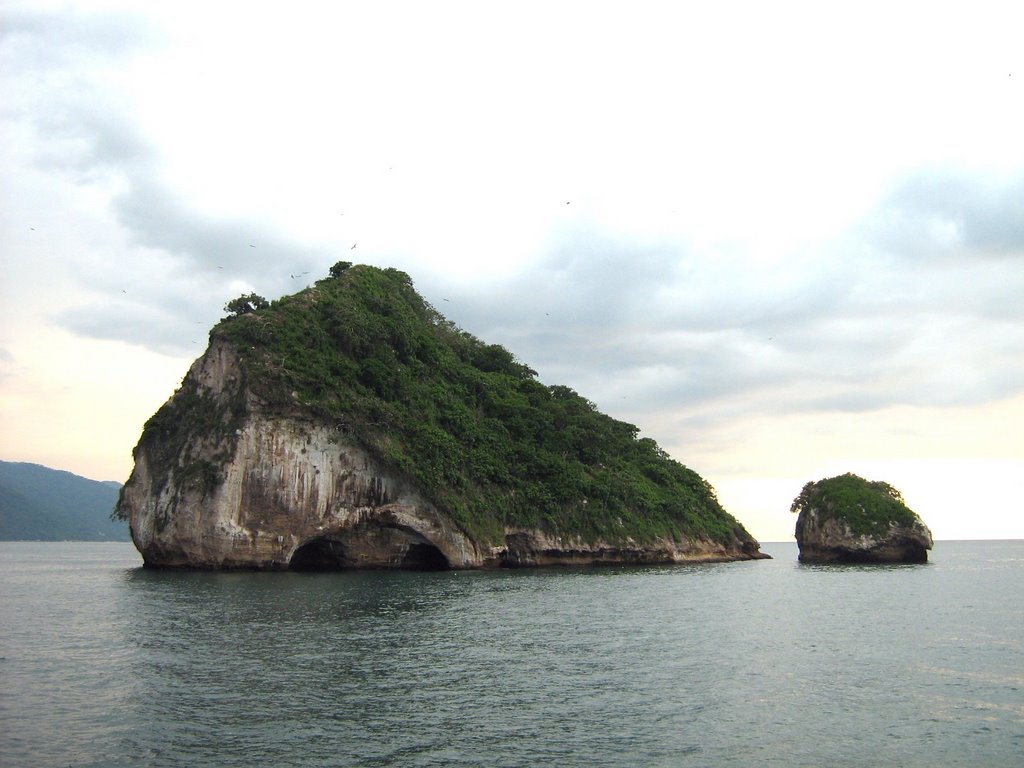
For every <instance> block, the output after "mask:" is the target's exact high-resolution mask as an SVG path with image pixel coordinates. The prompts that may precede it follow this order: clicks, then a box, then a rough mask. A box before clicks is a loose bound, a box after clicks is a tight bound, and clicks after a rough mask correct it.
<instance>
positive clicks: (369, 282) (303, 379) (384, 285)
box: [143, 262, 753, 544]
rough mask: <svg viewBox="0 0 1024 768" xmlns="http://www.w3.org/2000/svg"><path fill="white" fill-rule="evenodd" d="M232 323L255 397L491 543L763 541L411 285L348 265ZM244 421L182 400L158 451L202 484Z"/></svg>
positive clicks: (192, 395)
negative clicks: (349, 445)
mask: <svg viewBox="0 0 1024 768" xmlns="http://www.w3.org/2000/svg"><path fill="white" fill-rule="evenodd" d="M225 309H226V310H227V311H228V312H229V313H230V315H229V316H228V317H226V318H225V319H224V320H222V321H221V322H220V323H219V324H218V325H217V326H215V327H214V329H213V330H212V331H211V341H212V342H217V341H222V342H226V343H228V344H230V345H231V346H232V347H233V348H234V349H236V350H237V352H238V354H239V356H240V360H241V365H242V375H243V377H244V379H245V388H246V389H247V390H249V391H251V392H252V393H253V394H255V395H256V396H257V397H258V398H260V400H262V401H263V402H264V403H266V405H267V407H269V408H270V409H275V410H279V411H280V412H281V413H284V414H296V415H298V416H300V417H303V418H312V419H315V420H317V421H320V422H321V423H325V424H328V425H331V426H332V427H334V428H336V429H337V430H338V431H339V434H341V435H343V436H344V438H345V439H347V440H351V441H354V442H356V443H358V444H359V445H361V446H362V447H363V448H364V449H366V450H367V451H368V452H369V453H370V454H371V455H372V456H374V457H375V458H376V459H377V460H379V461H381V462H382V463H383V464H384V465H385V466H390V467H394V468H396V469H397V470H399V471H401V472H404V473H406V474H407V475H408V476H410V477H411V478H412V479H413V480H415V481H416V483H417V484H418V486H419V487H420V488H421V490H422V491H423V492H424V493H425V494H426V495H427V496H428V497H429V498H430V500H431V501H432V502H433V503H434V504H435V505H436V506H437V507H438V508H439V509H441V510H443V511H444V512H446V513H447V514H448V515H449V516H450V517H451V518H452V519H453V520H454V521H455V522H456V523H457V524H458V525H460V526H461V527H462V528H463V529H464V530H465V531H466V533H467V534H469V535H470V536H472V537H474V538H475V539H476V540H478V541H481V542H493V543H499V542H501V541H502V540H503V537H504V529H505V528H506V527H517V528H518V527H521V528H536V529H540V530H543V531H546V532H549V533H551V534H555V535H563V536H564V535H567V536H579V537H581V538H582V539H583V540H585V541H590V542H594V541H600V540H604V541H609V542H624V541H626V540H627V539H632V540H633V541H635V542H637V543H643V542H649V541H653V540H655V539H659V538H668V539H674V540H677V541H683V540H684V539H688V538H699V537H704V538H707V539H710V540H712V541H718V542H722V543H731V544H735V543H736V542H737V541H738V542H741V543H748V542H750V543H752V542H753V539H752V538H751V537H750V535H749V534H748V533H747V532H746V530H744V528H743V526H742V525H741V524H740V523H739V522H738V521H737V520H736V519H735V518H733V517H732V516H731V515H729V514H728V513H726V512H725V510H723V509H722V507H721V505H720V504H719V502H718V500H717V498H716V497H715V493H714V490H713V489H712V488H711V486H710V485H709V484H708V483H707V482H706V481H705V480H704V479H702V478H701V477H700V476H699V475H698V474H697V473H696V472H694V471H692V470H690V469H688V468H686V467H684V466H683V465H681V464H679V463H678V462H676V461H673V460H672V459H671V458H669V457H668V455H666V453H665V452H664V451H662V450H661V449H660V448H659V447H658V445H657V444H656V443H655V442H654V441H653V440H651V439H649V438H639V437H638V431H639V430H638V429H637V427H635V426H633V425H632V424H627V423H624V422H622V421H617V420H615V419H613V418H610V417H609V416H606V415H604V414H602V413H600V412H598V410H597V409H596V407H595V406H594V404H593V403H591V402H590V401H588V400H586V399H584V398H583V397H581V396H580V395H578V394H577V393H576V392H575V391H573V390H572V389H570V388H569V387H565V386H546V385H544V384H542V383H541V382H540V381H538V380H537V378H536V373H535V372H534V371H533V370H531V369H530V368H529V367H528V366H527V365H524V364H523V363H521V362H519V361H518V360H516V358H515V357H514V356H513V355H512V354H511V353H510V352H509V351H508V350H506V349H505V348H503V347H501V346H499V345H496V344H486V343H484V342H483V341H481V340H479V339H477V338H475V337H474V336H472V335H471V334H469V333H466V332H465V331H462V330H460V329H459V328H457V327H456V326H455V325H454V324H453V323H451V322H449V321H448V320H446V319H445V318H444V317H443V316H442V315H441V314H440V313H439V312H437V311H436V310H435V309H434V308H433V307H432V306H431V305H430V304H429V303H427V302H426V301H425V300H424V299H423V298H422V297H421V296H420V295H419V294H418V293H417V292H416V291H415V289H414V288H413V284H412V281H411V279H410V278H409V276H408V275H406V274H405V273H403V272H400V271H398V270H395V269H378V268H375V267H369V266H363V265H359V266H352V265H350V264H348V263H347V262H339V263H338V264H336V265H335V266H334V267H333V268H332V269H331V276H330V277H328V278H325V279H323V280H320V281H318V282H317V283H316V284H315V285H314V286H311V287H309V288H307V289H305V290H303V291H301V292H299V293H297V294H294V295H291V296H285V297H283V298H281V299H279V300H276V301H272V302H266V301H265V300H264V299H263V298H262V297H260V296H256V295H255V294H250V295H248V296H244V297H240V298H239V300H236V301H234V302H231V303H230V304H229V305H228V306H227V307H226V308H225ZM241 407H243V406H242V405H241V404H240V403H228V404H224V403H220V404H218V403H217V402H214V401H213V398H212V397H211V396H209V395H204V394H203V391H202V390H200V389H198V388H195V391H193V392H179V396H178V397H175V398H173V399H172V400H171V401H169V402H168V403H167V404H166V405H165V406H164V407H163V408H161V410H160V411H158V412H157V413H156V414H155V415H154V416H153V418H151V419H150V420H149V422H147V424H146V427H145V431H144V434H143V441H144V442H146V441H149V442H150V444H153V443H158V444H162V447H161V453H162V454H166V457H167V459H168V465H170V461H171V457H172V456H175V455H182V454H181V453H180V450H181V448H182V447H183V446H184V447H185V452H184V455H186V462H185V464H179V467H182V468H184V469H186V470H188V469H189V467H190V465H188V463H187V454H188V448H187V441H189V440H192V439H193V438H194V437H195V435H197V434H199V433H200V432H201V431H202V430H206V434H207V435H209V434H210V433H211V432H214V431H216V432H218V433H219V435H220V436H219V437H218V438H217V440H221V441H222V442H224V443H225V445H227V446H228V447H230V443H231V440H232V439H233V438H232V435H233V434H234V429H233V423H234V422H235V419H236V418H238V416H239V413H238V408H241ZM200 422H201V424H200ZM202 425H205V426H202ZM197 427H199V429H198V430H197ZM225 455H226V454H225ZM194 463H195V465H196V466H195V467H191V470H194V471H193V472H192V474H194V475H195V477H194V478H193V486H194V487H196V488H199V489H200V490H204V489H209V490H213V488H215V487H216V484H217V482H218V481H219V477H218V471H219V467H217V466H216V465H215V464H214V463H211V462H210V461H209V460H208V459H206V460H196V461H195V462H194Z"/></svg>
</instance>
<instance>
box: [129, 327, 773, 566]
mask: <svg viewBox="0 0 1024 768" xmlns="http://www.w3.org/2000/svg"><path fill="white" fill-rule="evenodd" d="M134 457H135V469H134V471H133V472H132V475H131V477H130V478H129V480H128V482H127V484H126V485H125V487H124V489H123V491H122V495H121V498H120V500H119V502H118V510H117V511H118V513H119V514H120V515H121V516H123V517H125V518H127V519H128V520H129V522H130V525H131V533H132V538H133V540H134V542H135V545H136V547H137V548H138V549H139V551H140V552H141V553H142V556H143V559H144V561H145V563H146V565H147V566H160V567H199V568H260V569H285V568H293V569H316V570H323V569H344V568H413V569H446V568H479V567H494V566H513V567H514V566H537V565H555V564H590V563H619V562H631V563H661V562H685V561H712V560H737V559H753V558H757V557H763V555H761V554H760V553H759V552H758V547H757V543H756V542H754V541H752V540H750V541H736V542H735V543H734V544H733V545H727V544H721V543H716V542H712V541H709V540H691V541H687V542H685V543H683V544H680V543H678V542H676V541H672V540H660V541H655V542H645V543H643V544H636V543H633V542H632V541H626V542H618V543H614V544H611V543H604V542H584V541H582V540H579V539H575V538H570V539H563V538H559V537H557V536H551V535H549V534H546V533H544V532H541V531H537V530H521V529H515V530H511V529H510V530H507V531H506V535H505V541H504V543H502V544H499V545H497V546H494V545H493V544H485V543H481V542H479V541H475V540H473V539H471V538H470V537H469V536H467V534H466V533H465V532H464V531H462V530H461V529H460V528H459V527H458V526H457V525H455V524H454V523H453V522H452V520H451V519H450V518H449V517H448V516H447V515H446V514H445V513H444V512H443V511H442V510H439V509H437V508H436V507H435V506H434V505H433V504H432V503H431V502H430V501H429V500H428V499H427V498H425V496H424V494H423V493H422V492H421V491H420V489H418V488H417V487H416V485H415V483H414V482H413V481H412V480H411V479H410V478H409V477H407V476H405V475H403V474H402V473H401V472H400V471H397V470H396V469H394V468H392V467H388V466H384V465H383V464H381V463H380V462H379V461H377V460H376V459H374V458H373V457H372V456H371V455H370V454H369V453H368V452H367V451H365V450H363V449H362V448H361V447H360V446H359V444H358V443H357V441H356V440H355V439H354V438H353V437H352V436H351V435H349V434H348V433H347V431H346V430H345V426H344V425H343V424H337V423H327V422H324V421H318V420H317V419H315V418H314V417H312V416H311V415H310V414H309V413H308V412H307V411H305V410H304V409H302V408H301V407H299V406H298V404H297V405H296V407H295V408H294V409H287V408H284V409H282V408H281V407H280V406H279V405H275V406H274V407H272V408H271V407H268V406H267V405H266V404H264V403H263V402H261V400H260V399H259V398H258V397H256V396H255V395H254V394H253V393H252V392H251V391H250V389H249V388H248V386H247V383H246V374H245V369H244V366H243V365H242V364H241V362H240V359H239V357H238V355H237V353H236V352H235V350H234V348H233V347H232V346H231V345H230V344H228V343H226V342H223V341H214V342H213V343H211V346H210V348H209V350H208V351H207V353H206V354H205V355H204V356H203V357H201V358H200V359H199V360H197V361H196V362H195V364H194V365H193V366H192V368H191V370H190V371H189V373H188V375H187V376H186V378H185V380H184V382H183V383H182V386H181V388H180V389H179V391H178V392H177V393H176V394H175V395H174V397H173V398H172V399H171V400H170V401H169V402H168V404H167V405H166V406H164V408H162V409H161V411H160V412H158V414H157V415H156V416H154V418H153V419H151V420H150V422H149V423H147V425H146V429H145V431H144V432H143V436H142V438H141V440H140V442H139V444H138V446H137V447H136V449H135V453H134Z"/></svg>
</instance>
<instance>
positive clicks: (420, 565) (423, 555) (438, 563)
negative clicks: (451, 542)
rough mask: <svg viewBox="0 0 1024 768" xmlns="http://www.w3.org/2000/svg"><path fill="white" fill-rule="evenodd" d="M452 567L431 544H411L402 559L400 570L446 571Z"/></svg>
mask: <svg viewBox="0 0 1024 768" xmlns="http://www.w3.org/2000/svg"><path fill="white" fill-rule="evenodd" d="M451 567H452V565H451V563H449V562H448V558H447V557H445V556H444V554H443V553H442V552H441V550H440V549H438V548H437V547H435V546H434V545H433V544H428V543H426V542H422V543H420V544H413V545H412V546H411V547H409V549H408V551H407V552H406V553H405V557H403V558H402V568H405V569H407V570H410V571H447V570H448V569H450V568H451Z"/></svg>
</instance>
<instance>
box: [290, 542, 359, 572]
mask: <svg viewBox="0 0 1024 768" xmlns="http://www.w3.org/2000/svg"><path fill="white" fill-rule="evenodd" d="M347 565H348V560H347V558H346V556H345V545H344V544H342V543H341V542H340V541H333V540H331V539H313V541H311V542H309V543H308V544H303V545H302V546H301V547H299V548H298V549H296V550H295V554H294V555H292V559H291V560H290V561H289V563H288V567H289V568H291V569H292V570H293V571H341V570H344V569H345V568H346V567H347Z"/></svg>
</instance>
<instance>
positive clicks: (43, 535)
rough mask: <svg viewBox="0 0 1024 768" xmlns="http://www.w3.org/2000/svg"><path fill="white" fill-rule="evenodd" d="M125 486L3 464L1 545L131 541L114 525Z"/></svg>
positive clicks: (119, 523) (119, 525) (117, 523)
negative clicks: (43, 542) (112, 513)
mask: <svg viewBox="0 0 1024 768" xmlns="http://www.w3.org/2000/svg"><path fill="white" fill-rule="evenodd" d="M120 490H121V484H120V483H116V482H113V481H107V482H100V481H98V480H90V479H88V478H86V477H80V476H79V475H73V474H71V473H70V472H64V471H63V470H58V469H50V468H49V467H43V466H40V465H39V464H25V463H21V462H10V461H0V541H127V540H128V538H129V536H128V525H127V523H125V522H122V521H120V520H111V519H110V513H111V511H112V510H113V509H114V505H115V504H117V496H118V493H120Z"/></svg>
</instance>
